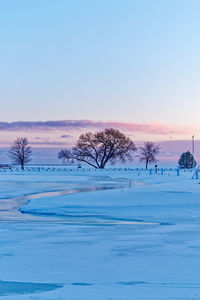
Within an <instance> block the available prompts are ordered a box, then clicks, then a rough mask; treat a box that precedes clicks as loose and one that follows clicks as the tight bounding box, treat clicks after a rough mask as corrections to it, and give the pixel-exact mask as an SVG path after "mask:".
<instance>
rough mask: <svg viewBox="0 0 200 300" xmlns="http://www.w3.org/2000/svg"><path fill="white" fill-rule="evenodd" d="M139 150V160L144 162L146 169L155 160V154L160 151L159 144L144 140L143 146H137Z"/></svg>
mask: <svg viewBox="0 0 200 300" xmlns="http://www.w3.org/2000/svg"><path fill="white" fill-rule="evenodd" d="M139 150H140V161H144V162H145V167H146V169H147V168H148V165H149V164H151V163H155V162H157V161H158V160H157V155H158V154H159V151H160V146H159V145H156V144H155V143H152V142H146V143H144V146H143V147H140V148H139Z"/></svg>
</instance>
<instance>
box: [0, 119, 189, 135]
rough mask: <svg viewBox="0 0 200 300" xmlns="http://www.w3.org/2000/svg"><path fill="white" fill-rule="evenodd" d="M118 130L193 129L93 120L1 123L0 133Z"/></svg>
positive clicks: (181, 131) (168, 132) (158, 131)
mask: <svg viewBox="0 0 200 300" xmlns="http://www.w3.org/2000/svg"><path fill="white" fill-rule="evenodd" d="M111 127H112V128H116V129H119V130H124V131H126V132H130V133H146V134H153V135H171V134H175V135H184V134H190V133H191V128H186V127H184V128H183V127H181V128H180V127H172V126H168V125H163V124H160V123H151V124H139V123H133V122H129V123H128V122H118V121H92V120H61V121H44V122H42V121H33V122H29V121H17V122H0V131H23V132H26V131H33V132H36V131H52V130H63V131H64V130H67V131H81V130H83V131H85V130H99V129H104V128H111Z"/></svg>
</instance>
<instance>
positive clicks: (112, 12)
mask: <svg viewBox="0 0 200 300" xmlns="http://www.w3.org/2000/svg"><path fill="white" fill-rule="evenodd" d="M199 32H200V1H196V0H191V1H185V0H173V1H172V0H165V1H162V0H137V1H134V0H125V1H124V0H107V1H105V0H101V1H96V0H95V1H94V0H90V1H89V0H84V1H83V0H73V1H68V0H65V1H64V0H56V1H55V0H53V1H52V0H42V1H41V0H40V1H39V0H29V1H27V0H17V1H15V0H6V1H0V36H1V48H0V53H1V55H0V65H1V73H0V101H1V109H0V135H1V139H0V148H1V152H2V153H4V156H5V157H6V154H5V152H4V150H3V149H4V148H5V147H8V145H10V143H11V142H12V141H13V140H14V139H15V138H16V137H18V136H27V137H28V138H29V140H30V142H31V145H32V146H33V147H35V149H36V148H37V149H38V150H37V151H38V152H37V154H36V157H37V159H38V161H39V162H40V161H42V160H43V159H44V152H45V150H44V149H45V147H49V149H51V151H52V152H51V151H50V150H48V151H49V153H50V152H51V153H52V154H51V155H52V157H55V158H54V160H53V161H56V155H54V154H55V152H56V151H57V148H58V149H59V148H60V147H64V146H71V145H72V144H73V143H74V142H75V140H76V139H77V137H78V136H79V134H80V133H81V132H85V131H88V130H99V129H103V128H105V127H109V126H112V127H116V128H118V129H120V130H122V131H124V132H125V133H126V134H128V135H129V136H130V137H131V138H133V140H134V141H136V142H140V143H141V142H142V141H145V140H152V141H156V142H161V143H162V147H163V148H162V153H161V156H162V157H163V161H164V160H165V161H169V162H171V161H174V162H176V161H177V158H178V156H179V153H180V152H181V151H182V150H183V151H184V150H185V151H187V150H188V149H190V148H191V136H192V135H193V134H195V139H199V137H198V135H199V133H200V124H199V114H200V101H199V98H200V97H199V95H200V84H199V80H200V39H199ZM63 120H64V121H63ZM84 120H87V121H84ZM25 121H26V122H25ZM31 121H34V122H31ZM41 121H43V122H44V123H41ZM45 121H51V123H48V122H45ZM59 121H60V123H59ZM10 122H11V123H10ZM13 122H14V123H13ZM15 122H17V123H15ZM19 122H21V123H19ZM109 122H110V123H109ZM49 124H50V125H49ZM181 140H182V141H183V142H181ZM165 141H169V142H165ZM197 152H198V149H197ZM38 153H41V155H39V154H38ZM197 155H198V156H199V157H200V153H197ZM49 157H50V154H49V156H48V157H47V158H46V160H49ZM1 158H2V159H3V156H2V154H1ZM37 159H36V160H34V162H37Z"/></svg>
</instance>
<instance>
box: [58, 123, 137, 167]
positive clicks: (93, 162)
mask: <svg viewBox="0 0 200 300" xmlns="http://www.w3.org/2000/svg"><path fill="white" fill-rule="evenodd" d="M134 151H136V146H135V144H134V142H133V141H132V140H131V139H130V138H129V137H127V136H125V135H124V134H123V133H121V132H120V131H118V130H116V129H113V128H110V129H105V130H103V131H99V132H96V133H91V132H88V133H85V134H82V135H81V136H80V137H79V139H78V141H77V143H76V146H75V147H73V148H72V149H71V150H61V151H60V152H59V153H58V158H60V159H63V160H64V161H68V162H73V161H81V162H84V163H87V164H88V165H90V166H92V167H94V168H96V169H104V168H105V166H106V164H107V163H108V162H110V163H112V164H114V163H115V162H116V161H117V160H119V161H122V162H124V161H126V160H127V159H129V160H131V159H132V158H133V156H132V154H133V152H134Z"/></svg>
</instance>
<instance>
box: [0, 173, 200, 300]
mask: <svg viewBox="0 0 200 300" xmlns="http://www.w3.org/2000/svg"><path fill="white" fill-rule="evenodd" d="M191 176H192V173H191V172H183V171H182V172H181V173H180V176H177V175H176V171H165V172H164V175H161V174H160V172H159V173H158V174H154V173H153V174H152V175H149V172H148V171H147V172H146V171H145V170H143V171H136V170H127V171H124V170H120V171H119V170H114V171H113V170H105V171H89V170H88V171H87V170H85V171H81V170H79V171H76V170H72V171H64V169H63V170H61V171H59V170H57V171H56V170H54V171H53V172H52V171H51V172H50V171H45V170H44V171H41V170H40V172H36V171H31V170H30V171H26V172H25V173H23V172H20V171H18V172H0V187H1V199H0V242H1V243H0V245H1V247H0V274H1V277H0V279H1V280H2V281H0V296H1V299H7V300H11V299H12V300H19V299H20V300H27V299H30V300H132V299H134V300H146V299H147V300H150V299H151V300H158V299H165V300H166V299H179V300H186V299H187V300H189V299H190V300H192V299H195V300H196V299H199V298H200V276H199V274H200V271H199V270H200V192H199V191H200V185H199V184H198V180H191ZM130 181H131V182H130ZM109 188H111V189H109ZM58 191H62V192H58ZM33 194H34V195H33ZM30 195H31V196H30ZM24 196H25V197H24ZM25 201H27V203H26V204H25ZM18 208H20V210H21V211H22V212H23V213H21V212H18ZM45 284H46V285H45ZM15 285H16V290H15ZM13 289H14V291H13ZM13 293H16V294H15V295H14V294H13Z"/></svg>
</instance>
